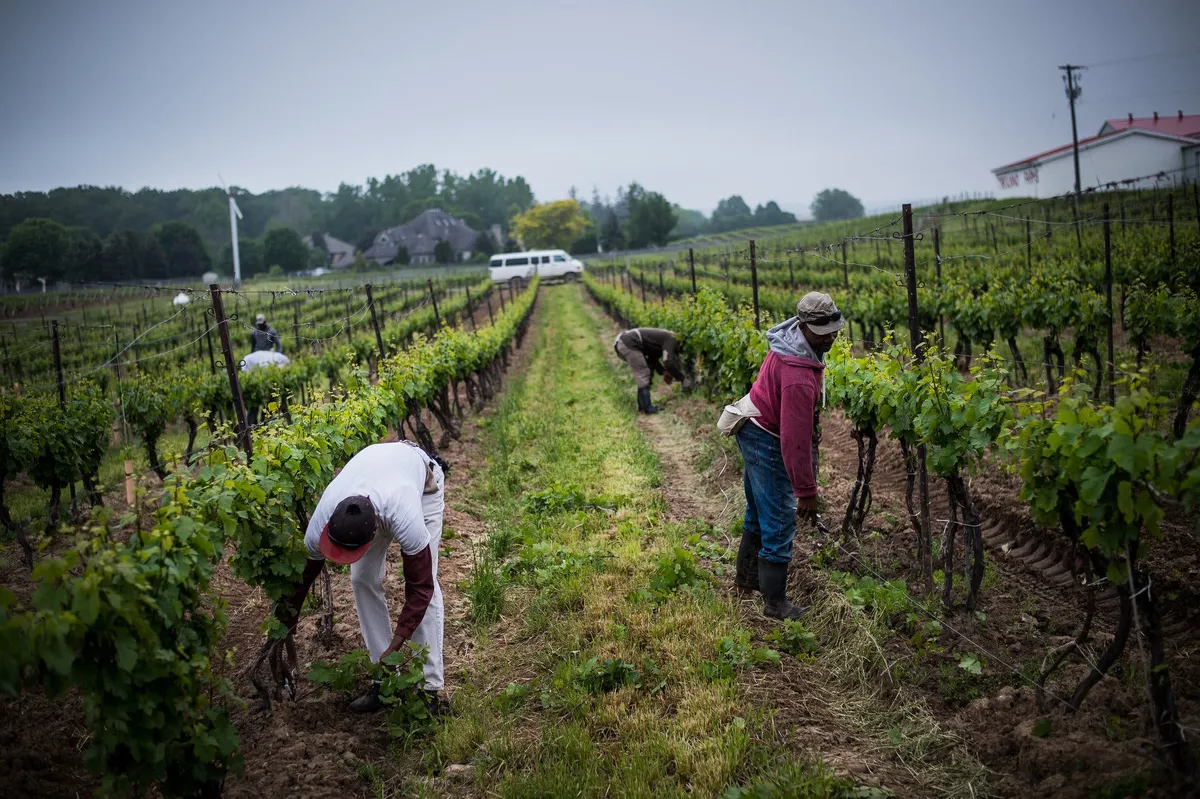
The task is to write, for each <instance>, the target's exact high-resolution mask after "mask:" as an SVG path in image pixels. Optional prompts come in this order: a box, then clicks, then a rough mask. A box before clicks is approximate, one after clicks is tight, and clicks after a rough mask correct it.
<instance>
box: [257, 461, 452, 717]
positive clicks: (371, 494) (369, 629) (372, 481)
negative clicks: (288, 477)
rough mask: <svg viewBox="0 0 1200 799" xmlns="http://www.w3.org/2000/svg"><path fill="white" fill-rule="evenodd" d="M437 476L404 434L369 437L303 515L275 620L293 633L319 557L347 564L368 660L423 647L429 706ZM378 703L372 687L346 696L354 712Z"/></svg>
mask: <svg viewBox="0 0 1200 799" xmlns="http://www.w3.org/2000/svg"><path fill="white" fill-rule="evenodd" d="M444 481H445V476H444V474H443V471H442V466H441V464H440V463H439V462H438V461H435V460H433V459H432V458H430V457H429V456H428V455H427V454H425V452H424V451H423V450H421V449H419V448H418V447H417V446H416V445H415V444H412V443H410V442H407V441H402V442H394V443H387V444H373V445H371V446H369V447H367V448H365V449H364V450H362V451H361V452H359V453H358V454H357V455H355V456H354V457H353V458H351V459H350V462H349V463H347V464H346V466H345V467H344V468H343V469H342V471H341V472H340V473H339V474H338V476H337V477H335V478H334V479H333V481H332V482H331V483H330V484H329V485H328V486H327V487H326V489H325V492H324V493H323V494H322V495H321V501H320V502H319V503H317V507H316V510H314V511H313V515H312V518H311V519H310V520H309V523H308V531H307V533H306V534H305V536H304V543H305V544H306V545H307V547H308V553H309V555H308V557H309V560H308V565H307V566H306V567H305V569H304V577H303V582H302V585H301V586H300V587H299V588H298V589H297V591H296V593H295V594H294V595H293V597H292V599H291V601H290V602H289V603H288V604H287V607H286V608H285V610H284V615H285V616H286V618H283V619H281V620H282V621H283V623H284V624H285V625H286V626H287V627H288V630H289V632H292V633H294V632H295V629H296V623H297V621H298V620H299V617H300V609H301V607H302V606H303V605H304V598H305V597H306V596H307V595H308V591H309V588H310V587H311V586H312V584H313V582H314V581H315V580H316V579H317V576H318V575H319V574H320V573H321V567H322V565H323V564H324V561H325V560H326V559H328V560H331V561H333V562H334V563H343V564H350V585H351V587H352V588H353V589H354V604H355V606H356V607H357V608H358V621H359V627H360V628H361V630H362V636H363V640H364V641H365V642H366V645H367V651H368V652H369V653H370V655H371V661H372V662H378V661H379V660H381V659H382V658H385V657H387V656H388V655H390V654H391V653H392V652H395V651H397V650H398V649H400V648H401V647H402V646H404V643H405V642H406V641H412V642H413V643H416V644H423V645H424V646H426V647H428V648H429V655H428V659H427V660H426V662H425V690H426V691H427V692H429V694H430V700H431V704H433V705H434V706H435V710H436V706H437V703H438V701H437V692H438V691H440V690H442V688H443V687H444V686H445V681H444V676H443V668H442V630H443V627H444V615H443V611H442V589H441V587H440V586H439V585H438V581H437V562H438V546H439V545H440V543H441V540H442V514H443V512H444V510H445V482H444ZM392 541H395V542H396V543H397V544H399V545H400V556H401V559H402V561H403V569H404V605H403V607H402V608H401V610H400V613H399V615H398V617H397V620H396V625H395V627H394V628H393V626H392V624H391V620H390V618H389V616H388V605H387V598H386V597H385V596H384V591H383V575H384V573H385V571H386V566H387V550H388V547H389V546H390V545H391V543H392ZM382 707H383V703H382V702H381V701H380V699H379V697H378V695H377V694H376V693H375V692H373V691H372V692H369V693H367V694H364V695H363V696H360V697H358V698H357V699H355V700H354V701H353V702H351V703H350V710H352V711H354V712H358V713H370V712H373V711H376V710H380V709H382Z"/></svg>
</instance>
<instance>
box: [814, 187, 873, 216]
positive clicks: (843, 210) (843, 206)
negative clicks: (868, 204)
mask: <svg viewBox="0 0 1200 799" xmlns="http://www.w3.org/2000/svg"><path fill="white" fill-rule="evenodd" d="M809 210H811V211H812V215H813V219H816V220H817V221H818V222H829V221H832V220H836V219H857V218H859V217H860V216H862V215H863V204H862V203H861V202H859V200H858V198H857V197H855V196H854V195H852V194H850V192H848V191H845V190H843V189H825V190H824V191H822V192H821V193H820V194H818V195H817V196H816V197H814V198H813V201H812V205H810V206H809Z"/></svg>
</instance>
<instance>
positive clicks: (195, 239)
mask: <svg viewBox="0 0 1200 799" xmlns="http://www.w3.org/2000/svg"><path fill="white" fill-rule="evenodd" d="M153 236H154V239H155V240H156V241H157V242H158V246H159V248H160V249H161V250H162V255H163V259H164V261H165V263H166V273H167V274H166V275H165V276H166V277H199V276H200V275H202V274H204V273H205V272H207V271H209V270H210V269H212V258H211V257H210V256H209V254H208V251H207V250H205V249H204V242H203V241H202V240H201V239H200V234H199V233H198V232H196V229H195V228H194V227H192V226H191V225H189V224H187V223H186V222H179V221H172V222H164V223H162V224H161V225H158V226H156V227H155V229H154V233H153Z"/></svg>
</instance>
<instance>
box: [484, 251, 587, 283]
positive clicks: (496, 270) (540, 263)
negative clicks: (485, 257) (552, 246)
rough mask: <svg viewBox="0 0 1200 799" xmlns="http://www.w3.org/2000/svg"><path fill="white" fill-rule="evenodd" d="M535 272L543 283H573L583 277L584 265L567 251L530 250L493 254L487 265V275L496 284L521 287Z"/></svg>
mask: <svg viewBox="0 0 1200 799" xmlns="http://www.w3.org/2000/svg"><path fill="white" fill-rule="evenodd" d="M535 272H536V273H537V274H538V275H541V277H542V279H543V280H551V279H554V278H560V279H562V280H566V281H571V280H576V279H578V277H579V275H581V274H583V263H582V262H581V261H580V260H579V259H578V258H573V257H571V256H570V255H568V254H567V251H566V250H529V251H527V252H509V253H501V254H500V255H493V256H492V259H491V261H490V262H489V264H488V274H489V275H491V278H492V282H494V283H509V282H511V283H513V285H515V286H518V287H519V286H521V285H524V283H525V281H527V280H529V279H530V278H532V277H533V275H534V273H535Z"/></svg>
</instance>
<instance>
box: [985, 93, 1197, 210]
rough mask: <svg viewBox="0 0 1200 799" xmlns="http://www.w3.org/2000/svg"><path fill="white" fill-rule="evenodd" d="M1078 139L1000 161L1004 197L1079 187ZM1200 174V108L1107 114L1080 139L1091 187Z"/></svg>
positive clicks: (1082, 173)
mask: <svg viewBox="0 0 1200 799" xmlns="http://www.w3.org/2000/svg"><path fill="white" fill-rule="evenodd" d="M1073 149H1074V148H1073V145H1072V144H1070V143H1068V144H1064V145H1062V146H1061V147H1056V148H1054V149H1053V150H1047V151H1046V152H1044V153H1039V154H1037V155H1034V156H1031V157H1029V158H1023V159H1021V160H1020V161H1014V162H1013V163H1011V164H1005V165H1004V166H1000V167H996V168H995V169H993V170H992V174H994V175H995V176H996V181H997V183H998V184H999V186H998V195H999V196H1000V197H1017V196H1020V197H1053V196H1057V195H1060V194H1067V193H1069V192H1071V191H1074V189H1075V163H1074V158H1073V157H1072V150H1073ZM1198 180H1200V114H1191V115H1187V114H1184V113H1183V112H1182V111H1180V112H1179V113H1178V114H1176V115H1175V116H1163V117H1160V116H1159V115H1158V113H1157V112H1156V113H1155V114H1154V116H1152V117H1140V118H1135V117H1134V116H1133V114H1130V115H1129V116H1128V117H1127V118H1125V119H1110V120H1107V121H1106V122H1105V123H1104V124H1103V125H1102V126H1101V127H1100V132H1099V133H1097V134H1096V135H1095V136H1091V137H1089V138H1085V139H1080V140H1079V183H1080V186H1081V187H1082V188H1083V189H1084V190H1085V191H1086V190H1087V189H1097V188H1099V189H1104V188H1118V187H1120V188H1146V187H1151V186H1159V185H1164V184H1165V185H1173V184H1176V183H1194V182H1197V181H1198Z"/></svg>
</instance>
